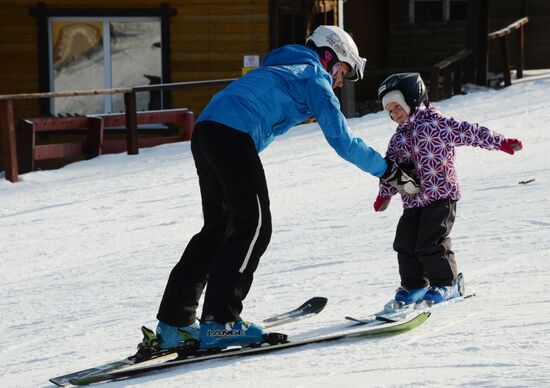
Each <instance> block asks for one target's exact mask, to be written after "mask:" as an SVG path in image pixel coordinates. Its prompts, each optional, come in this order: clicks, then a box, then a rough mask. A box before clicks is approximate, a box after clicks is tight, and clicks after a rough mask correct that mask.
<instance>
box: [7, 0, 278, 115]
mask: <svg viewBox="0 0 550 388" xmlns="http://www.w3.org/2000/svg"><path fill="white" fill-rule="evenodd" d="M160 3H161V1H158V0H157V1H152V0H132V1H128V2H126V1H124V2H122V1H118V2H113V1H112V0H81V1H78V2H74V1H67V0H47V1H45V4H46V6H47V7H49V8H61V7H75V4H78V7H80V8H128V7H130V6H131V7H149V8H151V7H158V6H159V5H160ZM168 4H169V6H170V7H171V8H174V9H176V10H177V15H176V16H174V17H172V18H171V25H170V27H171V54H170V56H171V81H172V82H182V81H195V80H208V79H219V78H234V77H238V76H240V75H241V70H242V63H243V55H245V54H258V55H261V56H263V55H265V54H266V53H267V51H268V49H269V1H268V0H173V1H168ZM35 5H36V1H35V0H15V1H8V0H0V18H1V19H0V20H2V23H1V24H0V39H1V40H0V58H2V61H0V94H11V93H26V92H37V91H38V74H37V70H38V64H37V62H38V61H37V58H38V57H37V55H38V54H37V36H36V34H37V32H36V31H37V27H36V19H35V18H34V17H32V16H30V15H29V10H30V8H31V7H33V6H35ZM8 58H9V60H6V59H8ZM218 89H219V88H211V89H209V90H201V89H196V90H191V91H187V92H183V91H175V92H173V94H172V106H173V107H176V108H177V107H183V106H185V107H189V108H191V109H192V110H194V111H195V112H196V113H199V112H200V110H201V109H202V107H203V106H204V105H205V103H206V102H207V101H208V99H209V98H210V97H211V95H212V93H213V92H215V91H216V90H218ZM16 112H17V113H18V114H20V115H36V114H37V112H38V104H37V102H36V101H30V102H17V103H16Z"/></svg>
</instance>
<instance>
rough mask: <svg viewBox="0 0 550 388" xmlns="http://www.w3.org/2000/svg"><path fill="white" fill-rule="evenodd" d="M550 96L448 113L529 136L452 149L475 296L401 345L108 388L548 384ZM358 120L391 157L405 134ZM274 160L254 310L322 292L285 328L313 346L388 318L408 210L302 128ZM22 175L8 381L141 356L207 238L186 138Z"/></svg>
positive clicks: (6, 210)
mask: <svg viewBox="0 0 550 388" xmlns="http://www.w3.org/2000/svg"><path fill="white" fill-rule="evenodd" d="M549 96H550V79H547V78H540V77H539V78H533V79H531V80H529V79H527V80H525V81H523V82H521V83H517V84H516V85H514V86H512V87H509V88H506V89H502V90H499V91H495V90H479V89H474V90H472V92H471V93H470V94H468V95H465V96H456V97H453V98H452V99H449V100H446V101H443V102H441V103H438V104H436V105H437V106H438V107H439V108H440V109H441V110H442V112H443V113H444V114H446V115H452V116H454V117H456V118H459V119H464V120H468V121H477V122H480V123H482V124H484V125H486V126H488V127H489V128H491V129H493V130H495V131H497V132H501V133H503V134H504V135H506V136H508V137H517V138H520V139H521V140H522V141H523V142H524V147H525V148H524V150H523V151H522V152H520V153H518V154H516V155H515V156H510V155H507V154H505V153H503V152H496V151H492V152H489V151H485V150H481V149H475V148H466V147H463V148H460V149H459V150H458V156H457V164H458V173H459V179H460V182H461V185H462V190H463V198H462V200H461V201H460V202H459V206H458V216H457V220H456V224H455V228H454V230H453V233H452V237H453V245H454V250H455V252H456V257H457V261H458V264H459V269H460V270H461V271H463V272H464V274H465V279H466V286H467V288H469V289H470V290H472V291H474V290H475V291H476V292H477V294H478V296H477V297H476V298H474V299H472V300H470V301H468V302H464V303H460V304H456V305H454V306H452V307H448V308H444V309H439V310H436V311H434V313H433V315H432V317H431V318H430V319H429V320H428V321H427V322H426V323H425V324H424V325H422V326H420V327H419V328H417V329H415V330H413V331H411V332H408V333H404V334H400V335H397V336H392V337H389V338H378V339H372V340H365V341H351V342H349V341H348V342H340V343H333V344H324V345H314V346H309V347H306V348H300V349H295V350H289V351H283V352H279V353H274V354H270V355H264V356H261V357H254V358H246V359H238V360H237V359H234V360H231V359H228V360H223V361H214V362H207V363H204V364H201V365H197V366H193V367H191V368H183V369H180V370H174V371H169V372H166V373H163V374H161V375H157V376H155V377H151V376H149V377H144V378H140V379H136V380H129V381H126V382H117V383H112V384H110V385H109V386H113V387H122V386H144V387H182V386H197V387H220V386H224V387H258V386H262V387H280V386H286V387H306V386H312V387H319V386H323V387H334V386H357V387H359V386H381V387H411V386H429V387H434V386H472V385H475V386H487V387H494V386H506V387H509V386H533V387H542V386H549V385H550V368H548V366H549V365H550V322H549V321H550V156H549V147H550V126H549V123H550V100H549V98H548V97H549ZM349 124H350V127H351V128H352V130H353V131H354V133H355V134H356V135H358V136H360V137H362V138H364V139H365V140H366V141H367V143H368V144H370V145H371V146H373V147H374V148H375V149H377V150H379V151H381V152H384V151H385V148H386V145H387V142H388V140H389V138H390V136H391V135H392V133H393V131H394V127H395V126H394V125H393V124H392V122H391V121H390V120H389V118H388V117H387V115H386V114H384V113H383V112H380V113H378V114H373V115H367V116H364V117H362V118H357V119H352V120H350V121H349ZM262 159H263V162H264V165H265V170H266V175H267V179H268V184H269V186H270V195H271V202H272V214H273V229H274V232H273V238H272V242H271V245H270V247H269V248H268V250H267V252H266V254H265V255H264V257H263V258H262V261H261V263H260V266H259V269H258V271H257V273H256V278H255V283H254V285H253V288H252V291H251V293H250V295H249V297H248V298H247V300H246V301H245V310H244V312H243V316H244V317H245V318H246V319H249V320H252V321H261V320H262V319H263V318H264V317H266V316H269V315H271V314H274V313H277V312H280V311H285V310H287V309H289V308H293V307H295V306H297V305H298V304H299V303H301V302H302V301H304V300H305V299H307V298H309V297H312V296H326V297H328V298H329V303H328V305H327V307H326V309H325V311H323V312H322V313H321V314H320V315H319V316H317V317H315V318H313V319H310V320H305V321H300V322H297V323H294V324H291V325H288V326H286V327H285V328H284V330H285V331H286V332H288V333H290V334H293V335H296V336H299V337H305V336H307V335H310V334H312V333H315V334H324V333H329V332H330V331H331V330H335V329H337V328H341V327H342V325H344V324H345V323H344V321H343V318H344V316H345V315H364V314H367V313H369V312H373V311H376V310H378V309H379V308H380V307H381V305H382V304H383V303H385V302H386V301H387V300H388V299H389V298H390V297H391V296H392V294H393V291H394V289H395V288H396V287H397V286H398V283H399V280H398V279H399V278H398V274H397V261H396V257H395V253H394V252H393V250H392V241H393V237H394V231H395V226H396V224H397V221H398V218H399V216H400V214H401V204H400V200H399V199H398V198H394V200H393V202H392V204H391V205H390V207H389V208H388V210H386V212H384V213H375V212H374V211H373V209H372V202H373V200H374V199H375V197H376V194H377V184H378V182H377V179H375V178H373V177H372V176H369V175H367V174H365V173H362V172H361V171H360V170H359V169H357V168H356V167H354V166H352V165H349V164H347V163H345V162H344V161H343V160H341V159H339V157H338V156H337V155H336V154H335V153H334V152H333V151H332V149H331V148H330V147H329V146H328V144H327V143H326V142H325V140H324V138H323V136H322V134H321V132H320V130H319V128H318V126H317V125H316V124H309V125H304V126H299V127H296V128H294V129H292V130H291V131H290V132H289V134H287V135H286V136H284V137H282V138H280V139H278V140H276V141H275V143H274V144H273V145H272V146H271V147H270V148H268V149H267V150H266V151H265V152H263V153H262ZM21 178H22V182H20V183H17V184H11V183H9V182H7V181H5V180H2V181H0V203H1V204H2V206H1V209H0V239H1V241H2V244H1V248H0V262H1V271H0V311H1V315H2V318H1V321H0V328H1V334H2V338H3V340H2V344H1V345H0V365H2V367H1V368H0V385H1V386H3V387H31V386H32V387H48V386H51V385H50V384H49V383H48V378H50V377H53V376H57V375H60V374H63V373H65V372H69V371H72V370H75V369H80V368H85V367H89V366H93V365H94V364H97V363H102V362H106V361H110V360H112V359H117V358H120V357H122V356H126V355H128V354H130V353H131V352H132V351H133V349H134V347H135V345H136V344H137V342H139V341H140V334H139V327H140V326H141V325H142V324H146V325H149V326H152V327H154V326H155V324H156V321H155V314H156V310H157V307H158V304H159V302H160V298H161V295H162V292H163V290H164V286H165V282H166V279H167V277H168V274H169V272H170V270H171V268H172V266H173V265H174V264H175V263H176V262H177V261H178V259H179V257H180V255H181V252H182V251H183V249H184V247H185V245H186V243H187V241H188V240H189V238H190V237H191V236H192V235H193V234H194V233H195V232H196V231H198V229H199V228H200V226H201V222H202V219H201V208H200V203H199V193H198V184H197V178H196V176H195V171H194V166H193V161H192V158H191V154H190V150H189V144H183V143H182V144H171V145H165V146H160V147H156V148H152V149H144V150H141V151H140V155H138V156H127V155H125V154H120V155H106V156H102V157H99V158H97V159H95V160H91V161H85V162H80V163H75V164H72V165H69V166H66V167H65V168H63V169H60V170H56V171H43V172H33V173H29V174H25V175H23V176H22V177H21ZM530 178H534V179H536V181H535V182H533V183H530V184H527V185H521V184H518V182H519V181H522V180H526V179H530ZM281 331H282V330H281Z"/></svg>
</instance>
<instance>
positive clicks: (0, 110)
mask: <svg viewBox="0 0 550 388" xmlns="http://www.w3.org/2000/svg"><path fill="white" fill-rule="evenodd" d="M0 132H1V134H2V155H3V156H4V172H5V174H6V179H7V180H9V181H10V182H13V183H15V182H17V181H18V180H19V178H18V170H17V145H16V140H15V125H14V121H13V101H12V100H3V101H0Z"/></svg>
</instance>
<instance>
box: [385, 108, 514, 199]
mask: <svg viewBox="0 0 550 388" xmlns="http://www.w3.org/2000/svg"><path fill="white" fill-rule="evenodd" d="M503 140H504V137H503V136H502V135H500V134H497V133H495V132H492V131H490V130H489V129H487V128H485V127H482V126H480V125H479V124H470V123H468V122H466V121H457V120H455V119H454V118H452V117H443V116H442V115H441V113H439V111H438V110H437V109H436V108H434V107H433V106H428V107H427V108H426V107H424V106H422V107H420V108H419V109H417V110H416V111H415V112H414V113H413V114H412V115H411V116H410V117H409V119H408V120H407V121H406V122H405V123H403V124H401V125H400V126H398V127H397V131H396V133H395V134H394V135H393V136H392V138H391V140H390V143H389V144H388V151H387V153H386V155H387V157H388V158H389V159H391V160H393V161H394V162H396V163H397V164H399V165H407V164H409V165H413V166H414V169H415V171H414V172H413V175H414V176H415V177H416V178H418V179H419V180H420V183H421V187H422V190H421V191H420V192H419V193H418V194H415V195H414V196H411V197H409V196H402V197H401V198H402V201H403V207H404V208H405V209H407V208H413V207H423V206H427V205H429V204H430V203H432V202H434V201H436V200H438V199H446V198H450V199H454V200H459V199H460V187H459V185H458V180H457V176H456V171H455V147H456V146H462V145H470V146H474V147H481V148H485V149H487V150H494V149H498V148H499V147H500V145H501V144H502V141H503ZM396 193H397V190H396V189H395V188H393V187H391V186H390V185H389V184H387V183H385V182H382V183H381V184H380V190H379V195H380V196H384V197H390V196H393V195H394V194H396Z"/></svg>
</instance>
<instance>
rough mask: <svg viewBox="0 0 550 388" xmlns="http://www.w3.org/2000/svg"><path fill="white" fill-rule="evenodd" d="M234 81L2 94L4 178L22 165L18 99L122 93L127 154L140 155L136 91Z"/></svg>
mask: <svg viewBox="0 0 550 388" xmlns="http://www.w3.org/2000/svg"><path fill="white" fill-rule="evenodd" d="M234 80H235V78H230V79H220V80H211V81H191V82H178V83H171V84H157V85H144V86H136V87H128V88H116V89H98V90H82V91H68V92H49V93H27V94H9V95H0V135H1V136H2V155H3V162H4V172H5V177H6V179H7V180H9V181H11V182H17V181H18V175H19V168H18V163H17V136H16V131H15V118H14V110H13V104H14V101H16V100H31V99H41V98H52V97H76V96H97V95H103V94H123V95H124V106H125V127H126V149H127V152H128V155H137V154H138V152H139V151H138V132H137V127H138V114H137V106H136V93H141V92H151V91H158V90H175V89H188V88H196V87H206V86H217V85H225V84H228V83H230V82H232V81H234Z"/></svg>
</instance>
